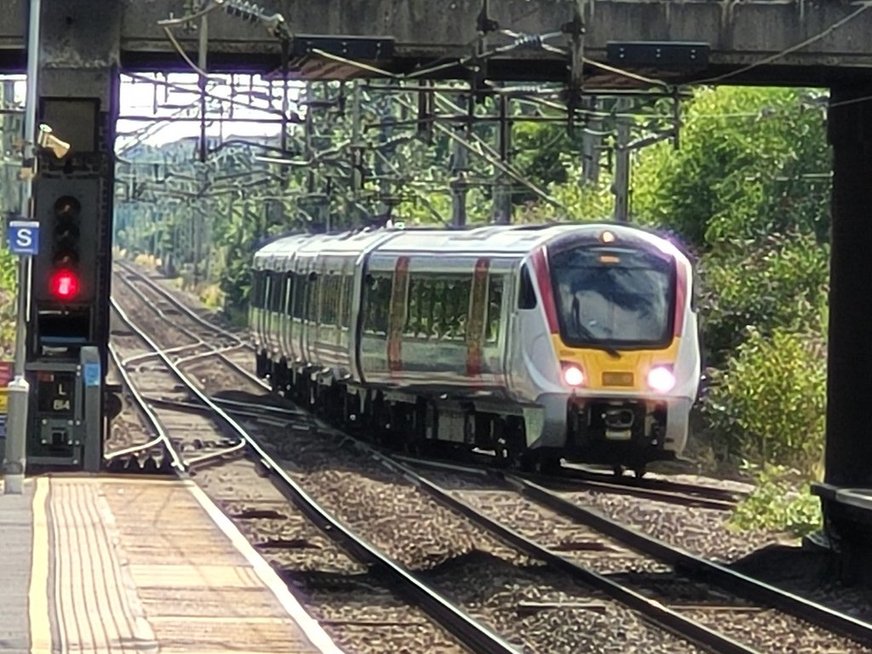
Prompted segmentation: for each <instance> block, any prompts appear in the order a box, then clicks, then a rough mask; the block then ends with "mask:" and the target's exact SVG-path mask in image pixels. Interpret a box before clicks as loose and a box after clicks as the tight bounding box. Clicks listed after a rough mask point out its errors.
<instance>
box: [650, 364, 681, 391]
mask: <svg viewBox="0 0 872 654" xmlns="http://www.w3.org/2000/svg"><path fill="white" fill-rule="evenodd" d="M648 386H650V387H651V389H652V390H655V391H657V392H658V393H668V392H669V391H671V390H672V388H673V386H675V375H674V374H673V372H672V366H655V367H654V368H651V370H649V371H648Z"/></svg>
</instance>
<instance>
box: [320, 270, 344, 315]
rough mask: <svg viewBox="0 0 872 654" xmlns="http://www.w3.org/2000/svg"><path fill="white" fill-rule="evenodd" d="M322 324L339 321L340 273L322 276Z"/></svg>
mask: <svg viewBox="0 0 872 654" xmlns="http://www.w3.org/2000/svg"><path fill="white" fill-rule="evenodd" d="M320 283H321V320H320V322H321V324H322V325H336V324H338V321H339V301H340V293H341V290H340V285H339V276H338V275H323V276H322V277H321V282H320Z"/></svg>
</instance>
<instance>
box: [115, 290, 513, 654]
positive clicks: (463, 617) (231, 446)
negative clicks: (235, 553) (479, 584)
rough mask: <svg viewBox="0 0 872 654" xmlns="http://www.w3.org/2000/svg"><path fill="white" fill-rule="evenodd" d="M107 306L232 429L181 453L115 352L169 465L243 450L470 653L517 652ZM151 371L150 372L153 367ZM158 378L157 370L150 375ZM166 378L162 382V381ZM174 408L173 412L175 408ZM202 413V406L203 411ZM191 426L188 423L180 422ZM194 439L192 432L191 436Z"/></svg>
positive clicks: (193, 464) (190, 465)
mask: <svg viewBox="0 0 872 654" xmlns="http://www.w3.org/2000/svg"><path fill="white" fill-rule="evenodd" d="M112 309H113V311H114V312H115V314H116V316H117V317H118V318H119V319H120V320H121V321H122V322H123V323H124V324H125V325H126V326H127V328H128V329H129V330H130V332H131V333H132V334H135V336H136V337H137V338H138V339H140V340H141V341H143V342H144V343H146V344H147V345H148V347H149V349H150V354H153V356H154V357H155V358H156V359H158V360H160V362H161V363H162V365H163V367H164V368H165V371H166V375H165V376H166V377H169V376H172V377H173V378H174V379H173V383H174V384H175V383H179V384H181V385H183V386H184V388H185V392H186V393H187V394H190V395H191V396H193V397H195V398H196V400H197V402H198V403H200V404H201V405H202V406H203V407H205V409H206V410H207V411H208V420H210V421H220V423H221V427H222V429H223V430H225V431H230V432H232V433H233V434H234V435H235V437H236V442H226V443H223V444H222V446H221V447H217V446H216V447H214V448H212V449H211V451H208V452H206V453H203V454H198V455H197V456H194V457H187V456H185V451H184V448H180V447H179V442H178V439H177V438H175V437H173V435H172V433H173V431H176V430H179V429H182V427H180V426H179V425H178V424H175V425H170V426H168V425H167V423H168V422H169V420H168V416H169V415H171V414H172V413H173V411H172V408H171V407H164V408H163V410H162V411H160V412H158V411H156V410H155V407H154V405H153V404H150V403H149V402H148V401H147V400H146V399H145V397H144V395H143V393H142V392H141V391H139V390H138V389H137V388H136V387H137V386H138V385H139V382H138V381H137V382H133V380H132V378H131V375H130V374H129V371H127V370H126V366H125V365H124V359H122V358H121V357H117V361H118V364H119V365H120V369H122V370H124V371H125V373H126V374H125V383H126V384H130V385H129V386H128V391H129V392H131V394H132V396H133V397H134V398H135V401H136V403H137V404H138V405H139V407H140V409H141V411H142V412H143V414H144V415H147V416H149V419H150V422H151V425H152V428H153V429H155V431H156V432H157V433H158V434H159V439H160V443H161V445H162V446H163V447H164V448H165V451H166V452H167V453H168V456H169V458H170V459H171V460H172V461H173V467H174V468H175V469H176V470H177V471H178V472H191V471H195V470H196V469H198V468H199V467H200V466H204V465H208V464H212V463H214V462H216V461H217V460H220V459H224V458H226V457H227V456H230V455H233V454H236V453H240V452H242V451H245V452H246V453H247V454H248V455H249V456H251V457H253V458H254V459H255V460H256V462H257V466H258V469H259V470H260V471H262V472H263V473H264V474H266V475H268V476H269V478H270V479H271V481H272V482H273V484H274V485H275V486H276V488H278V489H279V491H280V492H281V493H282V494H283V495H284V496H285V497H286V498H288V499H289V500H290V501H291V502H293V504H294V505H295V506H296V507H297V508H298V509H299V510H300V511H301V512H302V513H303V514H305V515H306V516H307V517H308V518H309V520H310V521H311V522H312V523H313V524H315V525H317V526H318V527H319V528H320V529H322V530H323V531H324V533H326V534H328V535H329V536H330V538H331V539H333V540H335V541H336V542H338V543H339V544H340V545H341V547H342V548H343V549H344V550H345V551H347V552H349V553H350V554H351V555H352V556H353V557H354V558H356V559H357V560H358V561H359V562H361V563H362V564H363V565H365V566H367V567H368V568H376V569H378V570H379V573H380V576H381V577H382V578H383V581H384V583H386V584H387V585H389V586H390V587H391V588H394V589H396V590H397V592H400V593H401V594H403V595H406V596H408V597H410V598H412V599H413V601H414V602H415V603H416V604H417V605H418V606H420V607H421V608H422V609H423V610H424V611H425V612H426V613H427V614H428V615H429V616H430V617H431V619H432V620H433V621H434V622H435V623H436V624H438V625H439V626H441V627H442V628H444V629H445V630H446V631H448V632H449V633H451V634H453V635H454V636H455V637H456V638H457V639H458V641H460V642H461V643H463V644H464V646H466V647H467V648H468V649H469V650H471V651H474V652H482V653H491V652H506V653H509V652H517V651H518V650H517V649H516V648H515V647H513V646H512V645H511V644H509V643H508V642H507V641H505V640H504V639H502V638H501V637H500V636H498V635H497V634H495V633H493V632H492V631H491V630H490V629H488V628H486V627H485V626H484V625H482V624H481V623H479V622H477V621H476V620H474V619H472V618H471V617H470V616H468V615H467V614H465V613H464V612H463V611H461V610H459V609H458V608H457V607H456V606H455V605H454V604H453V603H452V602H450V601H449V600H447V599H446V598H445V597H443V596H442V595H441V594H440V593H438V592H437V591H436V590H435V589H434V588H432V587H431V586H430V585H429V584H427V583H426V582H425V581H423V580H422V579H420V578H419V577H417V576H415V575H413V574H411V573H410V572H408V571H407V570H406V569H405V568H403V567H402V566H401V565H399V564H398V563H397V562H396V561H394V560H393V559H391V558H389V557H388V556H386V555H385V554H383V553H382V552H381V551H380V550H379V549H377V548H376V547H375V546H373V545H372V544H370V543H369V542H368V541H367V540H366V539H365V538H363V537H361V536H360V535H358V534H356V533H354V532H353V531H351V530H350V529H349V528H348V527H346V526H345V525H344V524H343V523H342V522H340V521H339V520H338V519H337V518H336V517H335V516H334V515H332V514H331V513H330V512H329V511H327V510H326V509H324V508H323V507H322V506H321V505H320V504H319V503H317V502H316V501H315V500H314V499H313V498H312V497H311V496H310V495H309V494H308V493H306V491H305V490H304V489H303V488H302V487H301V486H300V485H299V484H297V483H296V482H295V481H294V480H293V479H292V478H291V476H290V475H289V474H288V473H287V472H286V470H285V469H284V467H283V466H282V465H281V464H279V463H278V462H277V461H276V460H275V459H274V458H273V457H272V456H271V455H270V454H269V453H268V452H266V451H265V450H264V449H263V447H262V446H261V444H260V443H259V442H258V440H257V439H256V438H255V437H254V436H252V434H251V433H250V432H249V431H248V430H247V429H245V428H244V427H243V426H242V425H240V423H239V422H237V421H236V419H234V418H233V417H232V416H231V415H230V414H229V413H228V412H226V411H225V410H224V409H223V408H222V407H221V406H219V405H218V404H217V403H216V402H214V401H213V400H211V399H210V398H209V397H208V396H207V395H206V394H205V393H204V392H203V391H202V390H200V388H199V386H198V384H197V383H195V382H194V381H192V380H191V379H190V377H189V375H188V374H187V373H186V372H185V371H184V370H183V369H182V368H181V367H180V365H179V364H178V363H176V362H174V361H173V360H172V359H171V358H170V355H169V354H168V353H167V352H166V349H165V348H162V347H161V346H160V345H159V344H157V343H156V342H155V341H154V340H153V339H152V338H150V337H149V336H148V335H147V334H146V333H145V332H144V331H143V330H142V329H141V328H140V327H139V326H138V325H136V324H135V323H134V322H133V321H132V320H131V319H130V318H128V317H127V314H126V313H125V312H124V310H123V309H121V307H119V306H118V304H117V303H116V302H115V301H114V300H113V302H112ZM152 372H154V371H152ZM154 377H155V378H157V375H154ZM166 383H168V382H166V381H165V384H166ZM176 413H178V412H177V411H176ZM204 413H205V411H204ZM181 415H183V416H185V418H186V419H188V420H189V419H190V413H189V412H187V411H185V412H183V413H182V414H181ZM184 428H186V429H187V430H190V423H186V426H185V427H184ZM195 438H197V437H195Z"/></svg>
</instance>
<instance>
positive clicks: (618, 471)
mask: <svg viewBox="0 0 872 654" xmlns="http://www.w3.org/2000/svg"><path fill="white" fill-rule="evenodd" d="M612 472H613V473H614V475H615V477H623V476H624V466H622V465H614V466H612Z"/></svg>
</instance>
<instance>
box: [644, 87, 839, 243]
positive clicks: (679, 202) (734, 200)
mask: <svg viewBox="0 0 872 654" xmlns="http://www.w3.org/2000/svg"><path fill="white" fill-rule="evenodd" d="M824 119H825V117H824V113H823V111H822V110H821V103H820V102H819V99H818V98H817V96H815V95H814V94H813V93H812V92H809V91H807V90H803V89H771V88H753V87H720V88H715V89H703V90H700V91H698V92H697V93H696V95H695V96H694V98H693V100H692V101H690V102H689V103H688V104H687V105H686V107H685V111H684V118H683V124H682V126H681V138H680V143H681V147H680V148H679V149H678V150H675V149H674V148H673V146H672V145H671V144H669V143H666V142H662V143H659V144H656V145H654V146H651V147H649V148H646V149H645V150H643V151H642V152H641V153H640V154H639V156H638V161H637V165H636V167H635V169H634V172H633V213H634V219H635V220H638V221H641V222H644V223H646V224H652V225H656V226H659V227H665V228H669V229H673V230H675V231H677V232H679V233H680V234H682V235H683V236H684V238H685V239H687V240H688V242H689V243H692V244H694V245H697V246H701V247H703V246H704V247H712V246H714V245H715V244H717V243H721V242H724V241H730V240H733V239H739V240H740V241H747V240H752V241H756V240H758V239H760V238H763V237H765V235H767V234H771V233H773V232H784V231H787V230H799V231H802V232H809V233H812V234H814V235H815V236H816V237H817V238H818V239H820V240H823V239H825V237H826V232H827V226H828V219H829V218H828V216H829V212H828V209H829V179H828V177H827V175H826V173H827V172H828V171H829V170H830V154H829V148H828V146H827V142H826V134H825V130H824Z"/></svg>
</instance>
